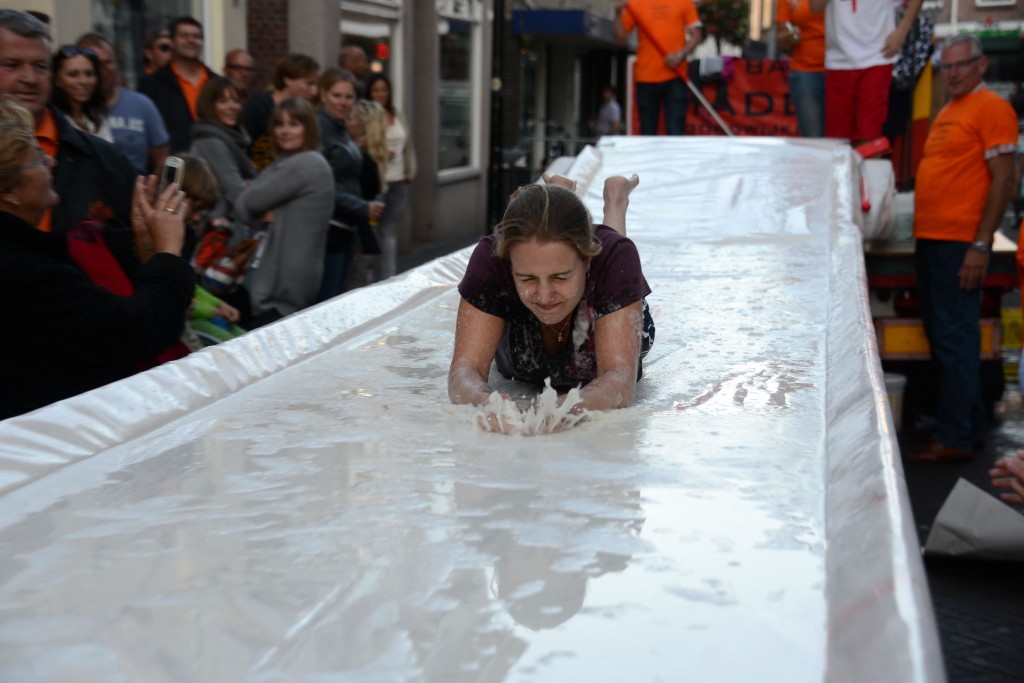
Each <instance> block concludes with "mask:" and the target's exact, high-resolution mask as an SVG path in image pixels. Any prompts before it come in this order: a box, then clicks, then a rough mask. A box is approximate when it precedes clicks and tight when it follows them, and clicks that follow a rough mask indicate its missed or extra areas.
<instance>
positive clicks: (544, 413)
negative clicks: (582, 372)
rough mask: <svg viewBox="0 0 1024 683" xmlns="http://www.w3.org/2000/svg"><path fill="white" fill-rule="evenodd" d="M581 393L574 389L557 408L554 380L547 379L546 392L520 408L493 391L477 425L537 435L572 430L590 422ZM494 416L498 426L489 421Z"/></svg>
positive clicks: (506, 432) (484, 428) (476, 419)
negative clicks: (553, 387) (552, 381)
mask: <svg viewBox="0 0 1024 683" xmlns="http://www.w3.org/2000/svg"><path fill="white" fill-rule="evenodd" d="M582 403H583V399H582V398H581V397H580V390H579V388H578V387H574V388H572V389H570V390H569V393H567V394H566V395H565V399H564V400H563V401H562V404H561V405H558V392H557V391H555V390H554V389H552V388H551V378H550V377H549V378H547V379H545V380H544V390H543V391H542V392H541V393H540V395H538V396H537V397H536V398H534V399H532V400H531V401H530V402H529V403H528V404H527V405H526V406H522V407H521V406H520V405H519V403H517V402H516V400H515V399H511V398H505V397H504V396H502V395H501V394H500V393H498V392H497V391H495V392H492V393H491V395H490V397H488V399H487V403H485V404H484V405H482V406H480V408H479V410H477V412H476V415H475V416H474V419H473V421H474V423H475V424H476V426H477V427H479V428H480V429H483V430H484V431H488V432H501V433H504V434H522V435H523V436H535V435H537V434H551V433H553V432H563V431H566V430H568V429H572V428H573V427H575V426H576V425H577V424H579V423H580V422H583V421H584V420H586V419H587V411H586V410H584V409H583V408H582ZM491 417H493V418H494V420H495V422H496V425H497V426H496V427H495V424H494V423H492V422H491V421H490V419H489V418H491Z"/></svg>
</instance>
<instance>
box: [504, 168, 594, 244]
mask: <svg viewBox="0 0 1024 683" xmlns="http://www.w3.org/2000/svg"><path fill="white" fill-rule="evenodd" d="M494 232H495V234H497V235H498V244H497V246H496V247H495V254H496V255H497V256H498V257H500V258H505V259H507V258H508V257H509V252H510V250H511V249H512V246H513V245H515V244H517V243H520V242H529V241H531V240H536V241H537V242H541V243H544V242H565V243H566V244H569V245H571V246H572V247H574V248H575V249H576V251H578V252H579V254H580V256H581V257H582V258H584V259H589V258H593V257H594V256H597V255H598V254H600V253H601V244H600V242H598V241H597V240H596V239H595V238H594V225H593V220H592V219H591V217H590V212H589V211H587V207H585V206H584V205H583V202H581V201H580V199H579V197H577V196H576V194H575V193H574V192H573V191H572V190H567V189H565V188H564V187H559V186H557V185H533V184H531V185H523V186H522V187H520V188H519V189H518V190H516V191H515V192H513V193H512V196H511V197H509V200H508V206H507V207H506V208H505V215H504V216H503V217H502V219H501V222H500V223H498V225H497V226H495V228H494Z"/></svg>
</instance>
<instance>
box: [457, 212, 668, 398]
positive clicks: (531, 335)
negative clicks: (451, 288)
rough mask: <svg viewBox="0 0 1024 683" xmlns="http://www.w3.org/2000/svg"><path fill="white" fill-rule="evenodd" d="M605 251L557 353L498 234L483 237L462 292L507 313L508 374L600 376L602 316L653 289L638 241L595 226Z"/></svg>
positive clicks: (572, 380)
mask: <svg viewBox="0 0 1024 683" xmlns="http://www.w3.org/2000/svg"><path fill="white" fill-rule="evenodd" d="M595 236H596V237H597V240H598V241H599V242H600V243H601V253H600V254H598V255H597V256H595V257H594V258H593V259H592V260H591V262H590V273H589V274H588V275H587V283H586V286H585V288H584V291H583V298H582V299H580V303H579V304H578V305H577V306H576V310H575V311H574V312H573V319H572V323H571V324H570V329H571V330H572V334H571V336H570V340H569V341H570V343H568V344H566V345H565V347H564V348H563V349H562V350H561V351H560V352H559V353H558V354H556V355H555V356H549V355H548V353H547V351H546V350H545V349H544V341H543V338H542V336H541V327H540V321H539V320H537V317H536V316H535V315H534V314H533V313H531V312H530V309H528V308H527V307H526V306H525V305H523V302H522V301H520V300H519V294H518V293H517V292H516V286H515V279H514V278H513V277H512V266H511V264H510V263H509V262H508V261H507V260H504V259H500V258H498V257H497V256H495V255H494V248H495V246H496V244H497V238H496V237H495V236H494V235H490V236H488V237H485V238H483V239H482V240H480V243H479V244H477V246H476V249H475V250H474V251H473V255H472V256H471V257H470V259H469V265H468V266H467V267H466V274H465V276H463V278H462V282H460V283H459V293H460V294H461V295H462V297H463V298H464V299H465V300H466V301H467V302H469V303H470V304H472V305H473V306H474V307H476V308H478V309H480V310H481V311H483V312H485V313H490V314H491V315H496V316H498V317H499V318H504V319H505V331H504V333H503V334H502V339H501V343H500V346H499V349H498V354H497V355H498V369H499V370H500V371H501V372H502V374H504V375H505V376H506V377H514V378H515V379H520V380H525V381H528V382H534V383H536V384H543V382H544V380H545V378H547V377H550V378H551V384H552V386H554V387H557V388H563V389H564V388H567V387H574V386H578V385H581V384H587V383H588V382H590V381H592V380H593V379H594V378H596V377H597V355H596V354H595V352H594V330H595V324H596V322H597V319H598V318H600V317H601V316H603V315H607V314H608V313H614V312H615V311H617V310H619V309H620V308H624V307H626V306H628V305H630V304H632V303H634V302H636V301H640V300H641V299H643V298H644V297H645V296H647V295H648V294H650V293H651V288H650V287H649V286H648V284H647V280H645V279H644V274H643V271H642V270H641V268H640V255H639V253H638V252H637V250H636V245H634V244H633V241H632V240H630V239H629V238H627V237H624V236H622V235H621V234H619V233H618V232H616V231H615V230H612V229H611V228H609V227H607V226H604V225H597V226H595Z"/></svg>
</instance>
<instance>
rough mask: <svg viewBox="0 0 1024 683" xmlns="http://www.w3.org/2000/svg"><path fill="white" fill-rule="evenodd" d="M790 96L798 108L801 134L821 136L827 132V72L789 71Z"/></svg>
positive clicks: (798, 124)
mask: <svg viewBox="0 0 1024 683" xmlns="http://www.w3.org/2000/svg"><path fill="white" fill-rule="evenodd" d="M789 97H790V99H791V100H793V108H794V109H795V110H796V125H797V128H798V130H799V131H800V136H801V137H805V138H820V137H821V136H822V135H824V134H825V72H824V71H793V70H790V72H789Z"/></svg>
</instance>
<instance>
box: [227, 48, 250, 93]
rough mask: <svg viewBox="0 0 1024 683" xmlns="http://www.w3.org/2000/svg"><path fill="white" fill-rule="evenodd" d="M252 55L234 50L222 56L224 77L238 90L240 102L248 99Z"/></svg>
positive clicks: (240, 50)
mask: <svg viewBox="0 0 1024 683" xmlns="http://www.w3.org/2000/svg"><path fill="white" fill-rule="evenodd" d="M252 72H253V67H252V55H250V54H249V53H248V52H246V51H245V50H243V49H241V48H235V49H234V50H231V51H230V52H228V53H227V54H226V55H225V56H224V75H225V76H227V77H228V79H229V80H230V81H231V82H232V83H234V84H235V87H236V88H238V96H239V97H241V98H242V102H245V101H246V100H247V99H249V81H251V80H252Z"/></svg>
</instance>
